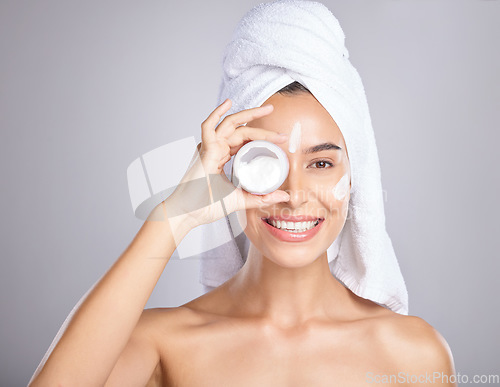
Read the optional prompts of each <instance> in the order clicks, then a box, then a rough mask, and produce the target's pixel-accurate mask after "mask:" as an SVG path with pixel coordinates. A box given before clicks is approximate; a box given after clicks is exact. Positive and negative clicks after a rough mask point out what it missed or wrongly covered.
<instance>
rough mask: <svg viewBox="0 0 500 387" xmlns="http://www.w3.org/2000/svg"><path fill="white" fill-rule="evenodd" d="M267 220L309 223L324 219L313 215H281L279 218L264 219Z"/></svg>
mask: <svg viewBox="0 0 500 387" xmlns="http://www.w3.org/2000/svg"><path fill="white" fill-rule="evenodd" d="M263 219H266V220H274V221H278V220H279V221H286V222H308V221H311V220H318V219H322V218H320V217H317V216H311V215H295V216H292V215H279V216H270V217H268V218H263Z"/></svg>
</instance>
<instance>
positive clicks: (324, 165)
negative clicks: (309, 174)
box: [312, 160, 333, 169]
mask: <svg viewBox="0 0 500 387" xmlns="http://www.w3.org/2000/svg"><path fill="white" fill-rule="evenodd" d="M312 165H315V167H314V168H318V169H325V168H329V167H333V164H332V163H330V162H329V161H326V160H319V161H316V162H314V163H313V164H312Z"/></svg>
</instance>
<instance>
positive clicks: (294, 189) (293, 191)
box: [279, 163, 308, 208]
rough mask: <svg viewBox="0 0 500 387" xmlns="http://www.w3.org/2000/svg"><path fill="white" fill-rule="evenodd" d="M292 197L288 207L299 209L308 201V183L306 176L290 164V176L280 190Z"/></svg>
mask: <svg viewBox="0 0 500 387" xmlns="http://www.w3.org/2000/svg"><path fill="white" fill-rule="evenodd" d="M279 189H280V190H283V191H286V192H287V193H288V194H289V195H290V200H289V201H288V203H287V204H288V205H289V206H290V207H292V208H298V207H300V206H301V205H302V204H303V203H305V202H306V201H307V192H308V191H307V181H306V178H305V176H304V175H303V174H302V173H301V172H300V171H299V170H298V168H297V166H293V165H292V163H290V170H289V172H288V176H287V178H286V179H285V181H284V182H283V184H282V185H281V187H280V188H279Z"/></svg>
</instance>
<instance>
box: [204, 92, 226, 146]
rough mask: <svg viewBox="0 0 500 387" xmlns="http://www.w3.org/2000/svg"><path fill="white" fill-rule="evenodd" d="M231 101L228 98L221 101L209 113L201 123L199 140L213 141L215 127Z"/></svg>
mask: <svg viewBox="0 0 500 387" xmlns="http://www.w3.org/2000/svg"><path fill="white" fill-rule="evenodd" d="M231 105H232V101H231V100H230V99H229V98H228V99H226V100H225V101H224V102H222V103H221V104H220V105H219V106H217V107H216V108H215V110H214V111H213V112H212V113H210V115H209V116H208V117H207V119H206V120H205V121H203V122H202V123H201V139H202V140H201V141H202V142H206V143H207V142H212V141H215V127H216V125H217V123H218V122H219V121H220V119H221V117H222V116H223V115H224V114H225V113H226V112H227V111H228V110H229V109H230V108H231Z"/></svg>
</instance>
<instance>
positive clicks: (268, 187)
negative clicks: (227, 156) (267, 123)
mask: <svg viewBox="0 0 500 387" xmlns="http://www.w3.org/2000/svg"><path fill="white" fill-rule="evenodd" d="M288 170H289V164H288V157H287V155H286V153H285V152H284V151H283V150H282V149H281V148H280V147H279V146H278V145H276V144H274V143H272V142H269V141H263V140H255V141H250V142H248V143H246V144H245V145H243V146H242V147H241V149H240V150H239V151H238V152H237V153H236V155H235V156H234V160H233V169H232V174H231V181H232V183H233V184H234V185H235V186H237V187H238V186H239V187H241V188H242V189H244V190H245V191H247V192H250V193H252V194H255V195H265V194H268V193H271V192H273V191H276V190H277V189H278V188H279V187H280V186H281V185H282V184H283V182H284V181H285V179H286V177H287V176H288Z"/></svg>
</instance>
